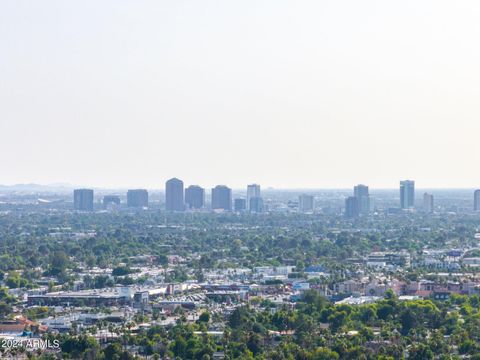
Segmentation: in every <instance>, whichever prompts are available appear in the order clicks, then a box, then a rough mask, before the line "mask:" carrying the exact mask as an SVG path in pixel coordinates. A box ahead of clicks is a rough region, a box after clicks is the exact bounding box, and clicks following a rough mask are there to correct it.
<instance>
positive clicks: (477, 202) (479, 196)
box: [473, 190, 480, 211]
mask: <svg viewBox="0 0 480 360" xmlns="http://www.w3.org/2000/svg"><path fill="white" fill-rule="evenodd" d="M473 210H475V211H480V190H475V192H474V193H473Z"/></svg>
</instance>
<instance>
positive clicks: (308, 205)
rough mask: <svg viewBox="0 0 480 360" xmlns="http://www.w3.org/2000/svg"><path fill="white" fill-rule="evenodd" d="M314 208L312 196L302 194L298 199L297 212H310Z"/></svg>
mask: <svg viewBox="0 0 480 360" xmlns="http://www.w3.org/2000/svg"><path fill="white" fill-rule="evenodd" d="M313 208H314V198H313V195H307V194H302V195H300V196H299V197H298V211H300V212H312V211H313Z"/></svg>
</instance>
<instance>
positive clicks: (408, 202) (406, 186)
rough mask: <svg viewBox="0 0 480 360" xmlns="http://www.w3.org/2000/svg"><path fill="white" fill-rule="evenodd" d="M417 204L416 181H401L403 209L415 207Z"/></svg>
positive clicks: (401, 203) (401, 204)
mask: <svg viewBox="0 0 480 360" xmlns="http://www.w3.org/2000/svg"><path fill="white" fill-rule="evenodd" d="M414 206H415V181H413V180H403V181H400V207H401V208H402V209H413V207H414Z"/></svg>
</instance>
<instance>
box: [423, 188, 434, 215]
mask: <svg viewBox="0 0 480 360" xmlns="http://www.w3.org/2000/svg"><path fill="white" fill-rule="evenodd" d="M423 211H425V212H426V213H428V214H431V213H433V195H432V194H428V193H425V194H423Z"/></svg>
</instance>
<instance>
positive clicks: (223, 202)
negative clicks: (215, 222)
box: [212, 185, 232, 211]
mask: <svg viewBox="0 0 480 360" xmlns="http://www.w3.org/2000/svg"><path fill="white" fill-rule="evenodd" d="M212 209H213V210H226V211H231V210H232V189H230V188H229V187H227V186H225V185H217V186H215V187H214V188H213V189H212Z"/></svg>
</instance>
